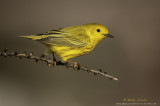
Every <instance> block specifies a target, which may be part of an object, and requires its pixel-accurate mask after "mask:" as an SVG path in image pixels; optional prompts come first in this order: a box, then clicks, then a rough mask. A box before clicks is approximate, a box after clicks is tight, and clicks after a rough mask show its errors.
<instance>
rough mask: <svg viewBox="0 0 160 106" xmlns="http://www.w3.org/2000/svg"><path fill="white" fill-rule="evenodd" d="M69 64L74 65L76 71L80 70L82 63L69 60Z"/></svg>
mask: <svg viewBox="0 0 160 106" xmlns="http://www.w3.org/2000/svg"><path fill="white" fill-rule="evenodd" d="M67 62H68V63H71V64H73V68H74V69H75V70H80V63H78V62H74V61H70V60H67Z"/></svg>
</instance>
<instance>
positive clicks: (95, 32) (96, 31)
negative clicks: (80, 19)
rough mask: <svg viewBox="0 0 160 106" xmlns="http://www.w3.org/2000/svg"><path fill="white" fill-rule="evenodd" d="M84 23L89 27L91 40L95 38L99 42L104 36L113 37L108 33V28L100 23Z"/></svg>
mask: <svg viewBox="0 0 160 106" xmlns="http://www.w3.org/2000/svg"><path fill="white" fill-rule="evenodd" d="M86 25H87V27H88V29H89V33H90V37H91V39H93V40H97V41H98V42H99V41H101V40H102V39H104V38H106V37H108V38H113V35H111V34H109V32H108V29H107V28H106V27H105V26H103V25H101V24H97V23H92V24H86Z"/></svg>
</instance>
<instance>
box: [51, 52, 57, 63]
mask: <svg viewBox="0 0 160 106" xmlns="http://www.w3.org/2000/svg"><path fill="white" fill-rule="evenodd" d="M52 55H53V61H54V62H57V60H56V57H55V55H54V52H52Z"/></svg>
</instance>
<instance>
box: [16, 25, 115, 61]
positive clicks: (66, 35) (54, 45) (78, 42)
mask: <svg viewBox="0 0 160 106" xmlns="http://www.w3.org/2000/svg"><path fill="white" fill-rule="evenodd" d="M19 37H24V38H28V39H31V40H35V41H38V42H40V43H42V44H44V45H46V46H47V47H48V49H49V51H48V52H47V53H45V54H50V53H53V54H54V53H55V54H56V55H58V56H59V57H60V58H61V59H62V60H63V61H67V60H68V59H70V58H73V57H77V56H81V55H84V54H87V53H89V52H90V51H92V50H93V49H94V47H95V46H96V45H97V44H98V43H99V42H100V41H101V40H102V39H104V38H105V37H109V38H113V36H112V35H110V34H109V33H108V29H107V28H106V27H105V26H103V25H101V24H98V23H90V24H84V25H77V26H71V27H66V28H63V29H55V30H51V31H48V32H46V33H42V34H37V35H27V36H19Z"/></svg>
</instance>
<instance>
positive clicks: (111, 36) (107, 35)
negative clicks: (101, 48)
mask: <svg viewBox="0 0 160 106" xmlns="http://www.w3.org/2000/svg"><path fill="white" fill-rule="evenodd" d="M103 35H105V36H106V37H109V38H114V36H113V35H111V34H103Z"/></svg>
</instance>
